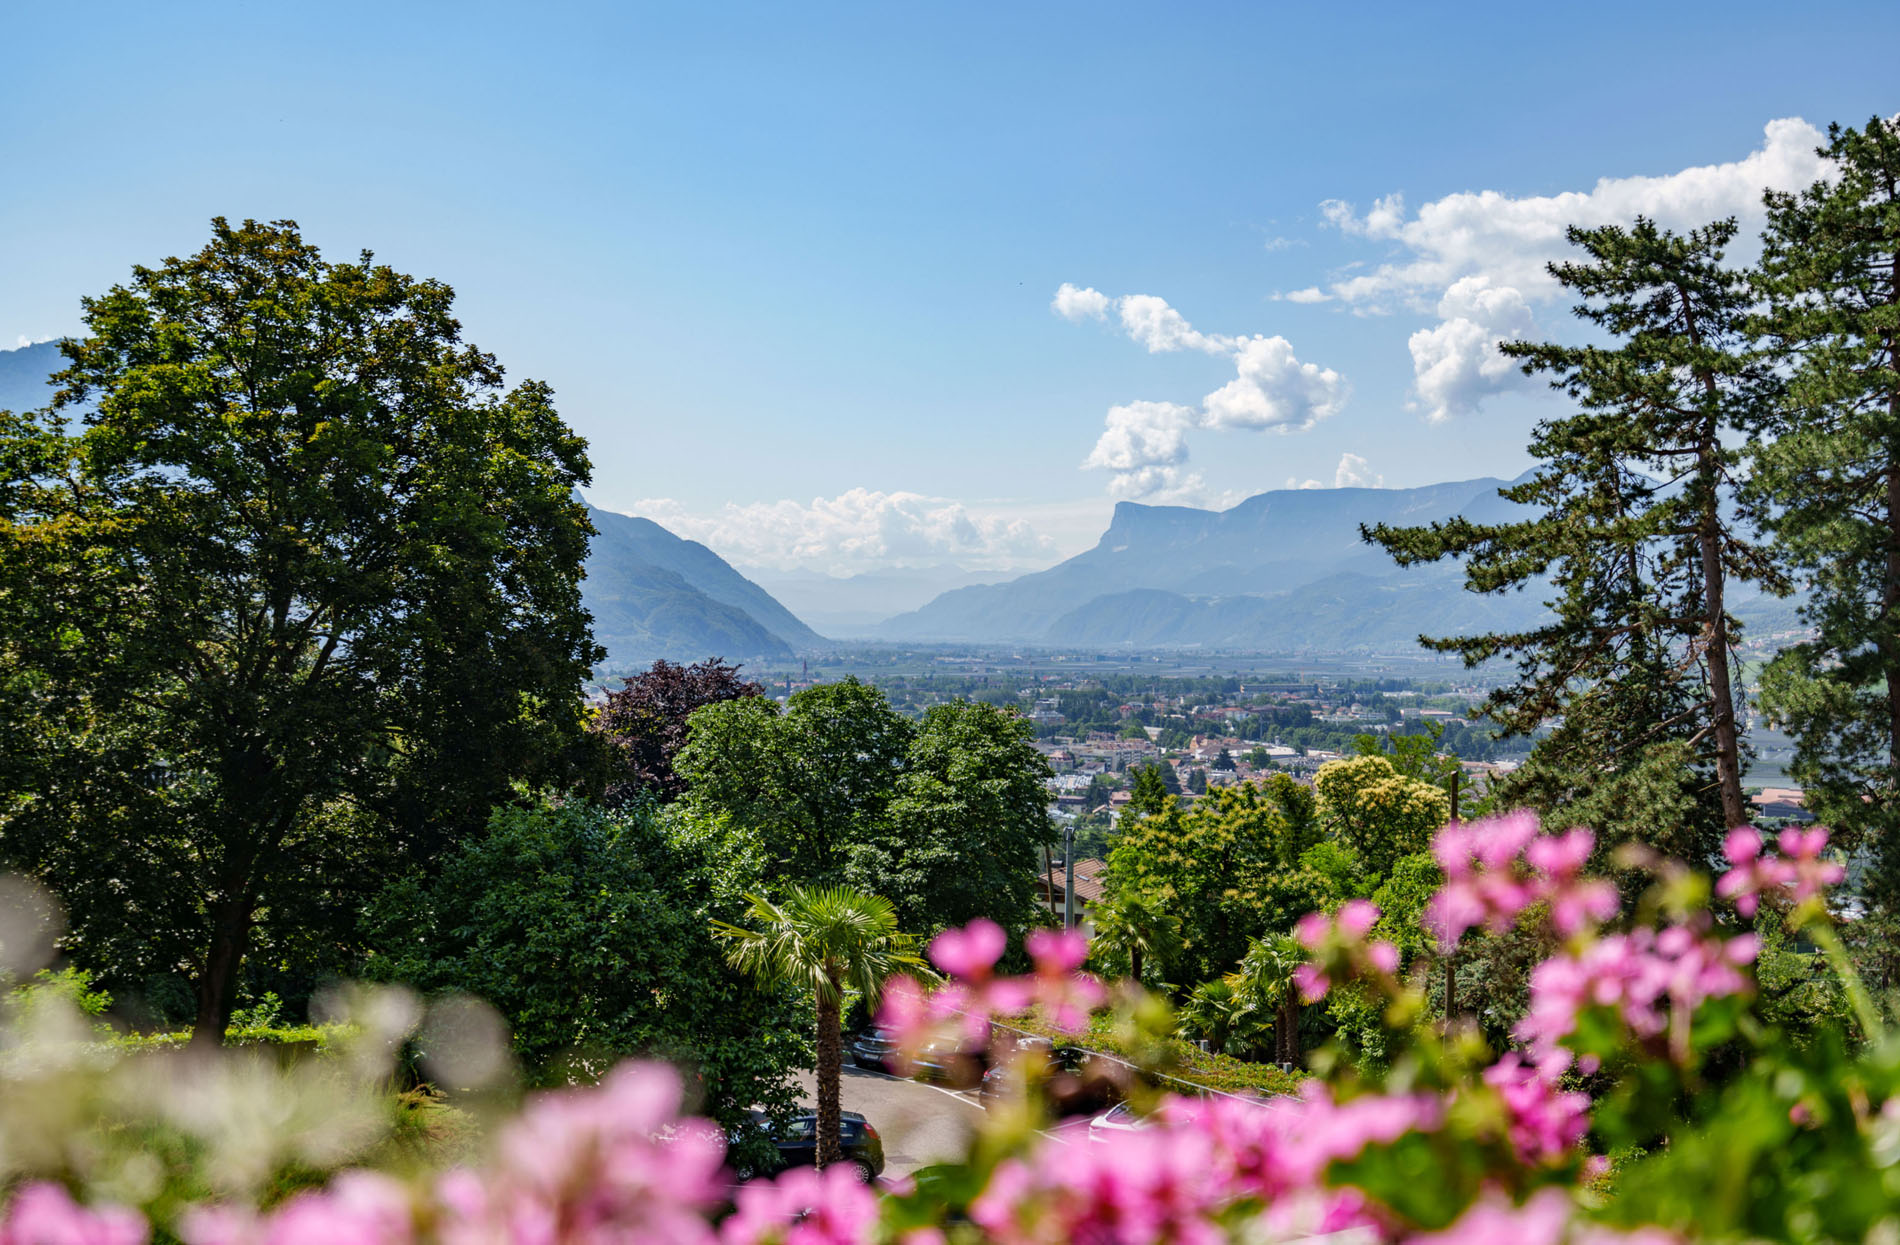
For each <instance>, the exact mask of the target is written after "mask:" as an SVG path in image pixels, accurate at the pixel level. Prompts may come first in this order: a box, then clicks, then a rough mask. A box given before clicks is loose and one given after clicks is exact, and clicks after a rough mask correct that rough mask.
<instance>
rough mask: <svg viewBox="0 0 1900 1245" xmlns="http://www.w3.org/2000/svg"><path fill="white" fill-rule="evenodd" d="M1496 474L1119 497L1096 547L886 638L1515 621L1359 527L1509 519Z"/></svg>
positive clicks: (1335, 642)
mask: <svg viewBox="0 0 1900 1245" xmlns="http://www.w3.org/2000/svg"><path fill="white" fill-rule="evenodd" d="M1506 483H1508V482H1507V481H1504V480H1498V479H1493V478H1489V477H1482V478H1479V479H1475V480H1459V481H1451V482H1448V483H1444V484H1432V485H1426V486H1424V487H1422V488H1412V489H1363V488H1346V489H1276V490H1272V491H1270V492H1266V493H1260V494H1257V495H1255V496H1253V497H1250V498H1248V499H1247V500H1246V501H1243V502H1241V503H1240V504H1239V505H1237V506H1234V507H1232V508H1231V509H1228V510H1223V511H1214V510H1197V509H1195V508H1193V507H1189V506H1147V505H1142V504H1140V503H1137V502H1122V503H1121V504H1119V505H1117V506H1116V507H1115V513H1114V517H1113V518H1112V520H1111V521H1110V523H1109V526H1108V530H1107V531H1106V532H1104V533H1103V534H1102V538H1101V540H1100V541H1099V542H1097V544H1096V545H1095V547H1094V548H1092V549H1089V550H1087V551H1085V552H1083V553H1080V554H1077V555H1076V556H1075V557H1073V558H1070V559H1069V560H1068V561H1066V562H1063V563H1060V564H1058V565H1056V566H1053V567H1051V568H1049V569H1048V570H1046V571H1039V572H1037V573H1035V574H1033V575H1025V576H1022V577H1021V578H1019V579H1015V580H1011V581H1009V582H1008V583H1003V584H996V585H991V586H987V587H972V588H963V589H959V590H957V591H955V592H948V593H945V594H944V595H943V596H941V597H939V598H937V599H936V600H935V601H932V602H931V603H930V604H928V605H926V606H924V607H923V608H922V609H920V610H917V611H914V612H913V613H910V614H907V615H903V616H900V617H898V618H894V619H892V620H891V621H890V622H888V623H886V624H885V625H884V627H883V628H881V629H880V631H879V634H880V635H882V636H883V637H884V638H887V639H908V640H945V641H963V642H999V641H1001V642H1011V641H1014V642H1027V643H1049V644H1086V645H1098V644H1129V645H1137V646H1139V645H1174V644H1179V645H1204V646H1208V647H1220V648H1260V649H1280V648H1287V649H1338V648H1357V647H1374V648H1382V647H1392V646H1400V647H1409V646H1410V645H1411V644H1413V643H1414V642H1415V641H1416V638H1417V636H1418V633H1419V632H1420V631H1421V630H1432V631H1435V632H1447V633H1455V632H1459V631H1465V630H1475V629H1477V628H1478V627H1488V626H1494V625H1510V626H1516V625H1521V624H1522V623H1524V622H1528V621H1530V620H1531V619H1533V618H1535V617H1536V616H1537V615H1538V614H1539V613H1541V612H1542V608H1543V607H1542V605H1541V603H1539V602H1537V601H1535V600H1533V599H1530V598H1526V597H1524V596H1522V595H1521V594H1519V595H1514V596H1511V597H1506V598H1481V597H1477V596H1474V595H1473V594H1471V593H1467V592H1464V591H1463V586H1462V581H1461V579H1460V578H1459V577H1458V575H1457V573H1456V571H1455V569H1453V568H1444V567H1438V568H1419V569H1417V570H1413V571H1410V572H1406V571H1400V570H1398V569H1397V568H1396V567H1394V566H1393V564H1392V561H1391V559H1390V558H1388V557H1387V556H1386V555H1385V553H1384V552H1383V551H1382V550H1380V549H1378V548H1376V547H1373V546H1369V545H1367V544H1365V543H1364V542H1363V541H1362V540H1361V539H1360V537H1359V525H1360V524H1361V523H1394V524H1417V523H1427V522H1430V521H1432V520H1434V519H1445V518H1449V517H1451V516H1452V515H1455V514H1469V515H1472V516H1473V517H1485V518H1505V517H1507V516H1508V515H1509V514H1510V512H1511V511H1512V510H1513V509H1515V507H1514V506H1513V505H1512V504H1511V503H1508V502H1505V501H1503V500H1502V499H1500V498H1499V497H1498V496H1497V490H1498V489H1499V488H1500V487H1502V486H1504V485H1505V484H1506Z"/></svg>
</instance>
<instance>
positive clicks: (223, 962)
mask: <svg viewBox="0 0 1900 1245" xmlns="http://www.w3.org/2000/svg"><path fill="white" fill-rule="evenodd" d="M212 913H213V915H212V929H211V946H210V948H209V949H208V950H207V952H206V954H205V966H204V972H203V973H201V974H200V975H199V977H198V1015H197V1018H196V1019H195V1020H193V1021H192V1026H191V1044H192V1045H193V1046H196V1047H200V1048H203V1047H215V1046H221V1045H223V1043H224V1031H225V1030H226V1029H227V1028H229V1027H230V1024H231V1013H232V1011H234V1010H235V1009H236V1007H237V984H238V970H239V969H240V968H242V967H243V965H244V953H245V951H246V950H247V948H248V946H249V943H250V940H251V902H250V898H249V896H247V895H242V894H239V895H231V896H230V897H228V898H226V899H223V900H220V901H219V903H218V905H217V906H216V907H215V908H214V909H213V910H212Z"/></svg>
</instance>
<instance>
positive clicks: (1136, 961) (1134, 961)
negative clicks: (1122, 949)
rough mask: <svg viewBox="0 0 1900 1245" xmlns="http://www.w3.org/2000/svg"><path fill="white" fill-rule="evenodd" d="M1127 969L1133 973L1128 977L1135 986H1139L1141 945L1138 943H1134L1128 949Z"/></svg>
mask: <svg viewBox="0 0 1900 1245" xmlns="http://www.w3.org/2000/svg"><path fill="white" fill-rule="evenodd" d="M1128 967H1129V968H1130V969H1132V970H1133V972H1132V973H1131V974H1130V975H1131V976H1133V977H1134V979H1135V984H1136V985H1140V984H1141V944H1140V943H1136V944H1135V945H1134V946H1132V947H1130V948H1128Z"/></svg>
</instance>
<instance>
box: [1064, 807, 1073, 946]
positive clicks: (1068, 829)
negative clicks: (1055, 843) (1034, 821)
mask: <svg viewBox="0 0 1900 1245" xmlns="http://www.w3.org/2000/svg"><path fill="white" fill-rule="evenodd" d="M1062 859H1063V860H1065V861H1067V862H1068V871H1069V876H1068V881H1067V883H1066V884H1065V885H1064V886H1063V890H1062V928H1063V929H1074V928H1075V823H1074V822H1072V821H1071V822H1065V823H1064V824H1063V826H1062Z"/></svg>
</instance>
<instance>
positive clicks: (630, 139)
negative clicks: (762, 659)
mask: <svg viewBox="0 0 1900 1245" xmlns="http://www.w3.org/2000/svg"><path fill="white" fill-rule="evenodd" d="M0 20H3V21H4V23H5V26H4V28H5V29H6V31H7V42H8V45H9V54H8V55H7V56H6V59H5V64H6V68H7V72H6V73H4V74H0V106H3V107H4V111H5V115H6V116H7V118H8V120H9V124H8V125H7V126H6V127H5V129H4V130H0V169H4V170H5V180H4V182H0V186H4V192H3V193H0V346H10V345H12V344H14V343H15V342H16V341H18V340H19V339H21V338H25V339H28V340H32V339H37V338H42V337H46V336H52V335H58V334H63V333H67V332H72V331H75V330H77V329H78V327H79V321H78V315H77V312H78V306H77V303H78V298H79V296H80V295H82V294H85V293H89V292H96V291H98V290H101V289H103V288H105V287H106V286H108V285H109V284H111V283H112V282H114V281H116V280H120V279H122V278H123V277H124V276H125V274H126V272H127V271H128V269H129V267H130V265H132V264H133V263H137V262H151V261H154V260H156V259H158V258H160V257H163V256H165V255H169V254H176V253H180V252H184V251H188V250H191V249H194V248H195V247H197V246H198V245H200V244H201V243H202V241H203V240H204V238H205V236H206V225H207V222H208V220H209V218H210V217H212V216H213V215H219V214H222V215H225V216H229V217H232V218H242V217H258V218H278V217H291V218H294V219H296V220H298V221H299V222H300V223H301V224H302V225H303V227H304V229H305V232H306V234H307V235H308V236H310V237H311V238H312V239H314V240H316V241H317V242H319V243H320V244H321V245H323V246H324V247H325V248H326V249H327V250H330V251H332V252H333V253H335V254H336V255H338V256H344V255H351V254H354V252H355V251H357V250H358V249H361V248H363V247H369V248H372V249H374V250H375V251H376V252H377V253H378V254H379V255H380V256H381V257H382V258H384V259H386V260H388V261H389V262H391V263H394V264H396V265H398V266H399V267H402V268H404V269H406V270H408V271H411V272H415V273H418V274H426V275H431V276H436V277H440V278H442V279H444V280H446V281H448V282H449V283H451V284H452V285H454V286H455V287H456V289H457V291H458V293H459V295H460V307H461V311H462V316H463V320H464V324H465V327H466V330H467V334H468V336H469V338H470V339H471V340H473V341H475V342H477V343H479V344H480V345H482V346H483V347H484V348H486V349H489V350H491V351H494V352H495V353H496V354H497V355H498V356H499V357H500V358H501V360H502V362H503V363H504V364H505V365H506V366H507V367H508V369H509V371H510V373H511V375H513V376H515V377H529V376H532V377H536V378H540V379H544V380H547V381H549V382H550V383H551V384H553V385H554V387H555V389H556V392H557V394H558V396H559V400H560V404H561V407H562V410H563V412H564V413H565V414H566V416H567V418H568V419H569V421H570V422H571V423H573V424H574V426H575V427H577V428H578V429H580V430H581V431H582V432H583V433H584V434H585V435H586V436H587V437H588V438H589V440H590V442H591V443H592V446H593V460H594V464H595V481H594V486H593V488H592V489H591V490H589V495H590V496H591V497H592V498H593V499H594V500H595V501H596V502H598V503H599V504H601V505H604V506H607V507H609V508H612V509H622V510H639V511H641V512H643V513H650V514H653V515H654V516H655V517H658V518H660V519H661V520H662V521H664V522H667V523H668V524H669V525H670V526H672V527H674V528H675V529H676V530H679V531H681V532H682V533H683V534H688V535H693V536H697V537H699V538H701V539H705V540H706V541H707V542H708V543H709V544H711V545H713V547H714V548H715V549H718V550H719V551H720V552H722V553H725V554H727V555H728V556H729V557H732V558H734V559H735V560H737V561H740V562H742V563H745V564H747V565H751V566H775V567H779V568H784V567H790V566H800V567H810V568H813V569H821V570H829V571H833V572H847V571H856V570H865V569H871V568H874V567H877V566H883V565H892V564H913V565H914V564H924V563H931V562H940V561H947V560H955V561H960V562H962V563H964V564H966V565H971V566H1021V565H1040V564H1045V563H1047V562H1049V561H1052V560H1053V559H1054V558H1055V557H1056V556H1057V555H1059V554H1066V553H1070V552H1074V551H1075V550H1076V549H1078V548H1080V547H1085V546H1086V545H1088V544H1091V543H1093V541H1094V538H1095V537H1096V535H1097V534H1099V532H1100V530H1101V527H1102V526H1103V524H1104V523H1105V522H1106V519H1107V517H1108V513H1109V510H1110V508H1111V506H1112V505H1113V503H1114V501H1115V500H1116V498H1117V497H1132V498H1138V499H1141V500H1146V501H1151V502H1152V501H1180V502H1186V503H1190V504H1206V505H1219V504H1224V503H1231V502H1232V501H1233V500H1236V499H1238V498H1239V497H1243V496H1246V495H1248V494H1251V493H1254V492H1258V491H1261V490H1263V489H1267V488H1279V487H1285V486H1287V485H1288V484H1289V482H1291V483H1294V484H1306V483H1316V484H1318V485H1320V486H1332V485H1334V484H1336V483H1352V482H1355V481H1356V482H1361V483H1365V484H1375V483H1383V484H1384V485H1386V486H1402V485H1409V484H1420V483H1427V482H1431V481H1435V480H1442V479H1453V478H1466V477H1471V476H1477V475H1484V474H1506V475H1508V474H1514V473H1515V472H1517V471H1518V470H1521V469H1522V468H1523V467H1524V466H1525V465H1526V460H1525V458H1524V456H1523V453H1522V446H1523V444H1524V441H1525V436H1526V432H1527V430H1528V427H1529V425H1530V423H1531V421H1532V420H1534V419H1535V418H1536V417H1537V415H1538V413H1539V412H1540V411H1547V410H1549V409H1550V407H1549V406H1548V403H1549V402H1550V401H1551V399H1549V398H1545V397H1542V396H1539V395H1538V394H1536V393H1535V392H1534V391H1532V390H1531V389H1529V388H1528V387H1527V382H1521V381H1519V380H1518V379H1517V378H1515V376H1514V374H1508V373H1506V372H1505V371H1504V370H1503V369H1501V368H1500V367H1499V366H1498V359H1497V357H1496V356H1495V355H1494V354H1492V353H1491V352H1490V350H1491V348H1490V343H1491V342H1493V341H1495V340H1496V339H1497V338H1498V337H1500V336H1509V335H1513V334H1519V335H1534V336H1563V335H1566V334H1570V333H1571V332H1572V331H1573V330H1572V329H1571V328H1570V325H1569V323H1568V318H1567V316H1566V315H1565V312H1564V309H1563V306H1562V304H1561V301H1560V300H1558V299H1556V297H1555V294H1554V291H1553V290H1551V289H1549V288H1548V284H1547V282H1544V281H1543V279H1542V278H1541V277H1540V275H1539V273H1540V271H1541V265H1542V263H1543V262H1544V261H1545V260H1546V259H1547V258H1549V257H1550V255H1551V254H1552V253H1554V250H1553V246H1554V244H1553V243H1552V242H1551V238H1552V236H1553V234H1554V233H1560V231H1561V226H1562V223H1563V221H1564V219H1567V218H1572V217H1574V218H1577V219H1581V220H1584V221H1586V222H1590V221H1594V220H1598V219H1604V220H1608V219H1621V218H1626V216H1627V215H1628V214H1629V213H1632V212H1634V211H1638V210H1643V211H1650V212H1654V213H1657V214H1659V215H1660V216H1661V217H1662V218H1663V219H1664V220H1665V221H1666V222H1668V223H1679V224H1690V223H1697V222H1699V221H1700V220H1701V219H1703V218H1706V217H1708V216H1716V215H1725V214H1727V213H1729V212H1743V213H1744V214H1746V213H1748V212H1749V211H1751V210H1752V209H1753V206H1754V204H1755V201H1756V199H1757V198H1758V193H1757V192H1758V184H1759V183H1760V182H1763V181H1777V180H1779V181H1784V182H1785V181H1799V180H1802V179H1808V178H1811V177H1812V176H1813V175H1814V174H1815V172H1816V170H1817V167H1818V166H1815V165H1814V164H1813V162H1812V160H1811V157H1810V156H1809V155H1808V148H1810V147H1811V146H1812V135H1810V134H1809V132H1808V131H1806V130H1804V129H1803V128H1801V127H1800V126H1799V125H1797V124H1795V123H1794V121H1793V119H1804V120H1805V122H1806V123H1807V124H1808V125H1811V126H1825V125H1826V123H1827V122H1829V121H1831V120H1841V121H1845V122H1848V123H1859V122H1861V121H1864V120H1865V119H1866V118H1867V117H1868V116H1869V115H1870V114H1872V113H1874V112H1876V111H1879V112H1883V113H1887V112H1892V111H1894V110H1895V109H1896V108H1900V89H1896V88H1900V75H1896V74H1895V72H1894V71H1893V68H1892V64H1891V55H1892V49H1893V47H1894V46H1896V42H1897V41H1900V5H1893V4H1891V3H1883V4H1873V3H1868V4H1834V5H1829V4H1809V5H1804V6H1801V7H1800V8H1799V9H1798V10H1796V9H1792V8H1790V7H1789V6H1786V5H1774V6H1770V5H1767V4H1751V3H1726V4H1721V5H1714V4H1706V5H1659V4H1655V3H1646V4H1636V5H1619V4H1614V3H1604V4H1594V5H1590V6H1587V7H1585V6H1540V5H1523V4H1513V5H1509V6H1506V5H1494V6H1486V5H1461V6H1456V7H1453V6H1425V5H1418V4H1404V5H1378V4H1373V5H1358V6H1320V5H1305V6H1298V7H1293V6H1270V5H1218V4H1206V5H1186V4H1181V5H1155V4H1141V5H1121V6H1118V5H1100V4H1088V5H1080V4H1078V5H1034V4H1023V5H1007V6H1003V5H997V6H949V5H944V6H923V5H879V6H845V5H825V6H795V5H782V4H780V5H757V6H752V5H737V4H735V5H720V6H688V5H676V6H668V7H640V6H632V5H617V4H614V5H609V4H602V5H558V4H541V5H534V6H525V5H518V4H517V5H505V6H504V5H483V4H477V3H456V4H447V3H443V4H375V5H351V4H341V3H326V4H323V5H303V6H281V5H280V6H271V5H257V4H245V5H228V6H225V5H211V4H197V5H192V4H176V5H113V4H95V5H88V6H84V7H83V8H82V7H81V6H76V5H72V6H69V5H38V6H33V7H30V8H23V7H20V6H13V7H12V8H11V10H10V11H9V12H8V13H7V14H6V16H5V17H4V18H3V19H0ZM1774 122H1778V123H1779V125H1778V126H1777V127H1776V128H1773V129H1772V130H1771V129H1768V128H1766V127H1769V126H1770V123H1774ZM1632 178H1646V179H1649V180H1641V181H1630V180H1619V179H1632ZM1603 179H1611V180H1610V181H1609V182H1607V183H1605V184H1603V185H1601V186H1600V185H1599V183H1600V182H1601V181H1602V180H1603ZM1486 192H1489V193H1486ZM1392 195H1398V196H1401V197H1402V198H1401V199H1398V200H1393V199H1388V198H1386V196H1392ZM1565 196H1567V197H1565ZM1381 204H1383V206H1381ZM1065 284H1066V285H1069V286H1070V287H1072V288H1071V291H1070V294H1069V295H1068V296H1067V297H1065V298H1064V299H1063V300H1062V308H1063V309H1064V310H1066V311H1067V312H1068V314H1067V315H1064V314H1061V313H1060V312H1059V311H1058V310H1057V309H1056V308H1055V307H1054V306H1052V302H1053V301H1054V300H1056V298H1057V293H1058V291H1059V290H1060V289H1061V288H1062V287H1063V286H1064V285H1065ZM1289 295H1291V296H1293V297H1291V298H1289V297H1288V296H1289ZM1131 296H1132V297H1131ZM1189 326H1191V328H1190V327H1189ZM1087 462H1093V463H1094V464H1095V465H1094V466H1089V467H1085V466H1084V464H1085V463H1087Z"/></svg>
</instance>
